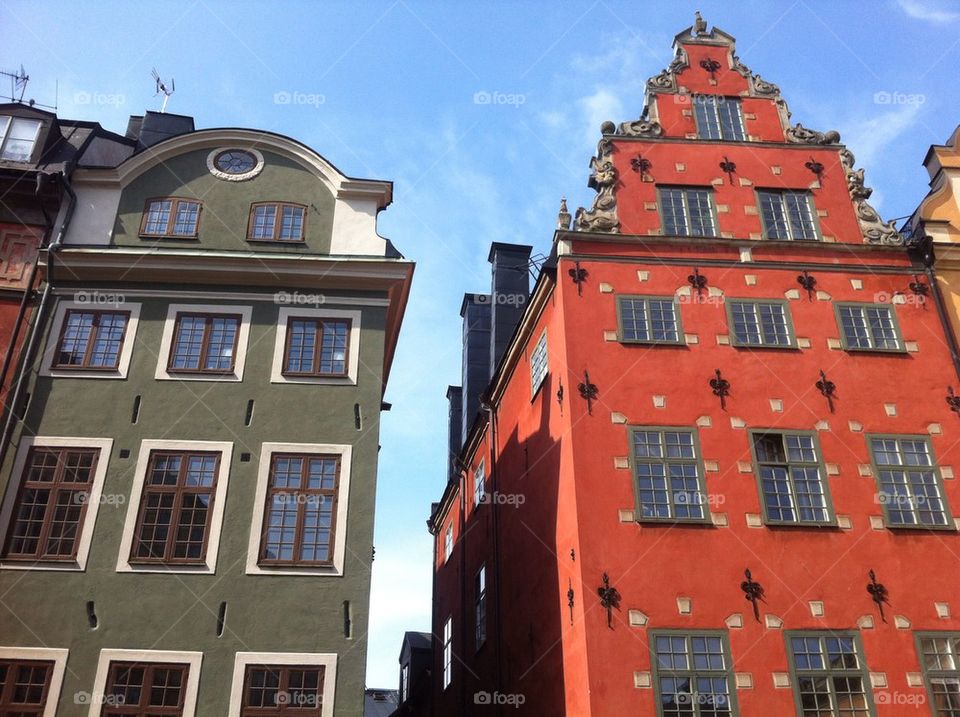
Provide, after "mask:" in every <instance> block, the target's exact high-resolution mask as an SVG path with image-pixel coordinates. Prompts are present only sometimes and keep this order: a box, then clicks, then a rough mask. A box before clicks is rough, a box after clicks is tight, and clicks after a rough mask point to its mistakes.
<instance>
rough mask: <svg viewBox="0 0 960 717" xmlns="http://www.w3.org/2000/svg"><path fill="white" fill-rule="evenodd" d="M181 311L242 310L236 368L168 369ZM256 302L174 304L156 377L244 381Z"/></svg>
mask: <svg viewBox="0 0 960 717" xmlns="http://www.w3.org/2000/svg"><path fill="white" fill-rule="evenodd" d="M177 314H239V315H240V326H239V327H238V328H237V355H236V356H234V358H233V372H232V373H225V374H216V373H202V374H201V373H196V374H192V373H181V372H179V371H174V372H173V373H170V372H168V371H167V365H168V364H169V362H170V350H171V349H172V348H173V339H174V336H173V331H174V329H175V328H176V324H177ZM252 314H253V307H252V306H240V305H237V306H234V305H233V304H170V305H169V306H168V307H167V318H166V320H165V321H164V323H163V335H162V336H161V338H160V353H159V355H158V356H157V370H156V373H155V374H154V378H156V379H159V380H161V381H228V382H230V381H233V382H236V381H242V380H243V368H244V365H245V364H246V359H247V343H248V341H249V339H250V317H251V315H252Z"/></svg>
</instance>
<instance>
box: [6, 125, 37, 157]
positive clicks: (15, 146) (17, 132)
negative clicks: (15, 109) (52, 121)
mask: <svg viewBox="0 0 960 717" xmlns="http://www.w3.org/2000/svg"><path fill="white" fill-rule="evenodd" d="M41 124H42V123H41V122H40V120H35V119H27V118H26V117H3V116H0V159H3V160H7V161H9V162H29V161H30V158H31V157H32V156H33V149H34V146H35V145H36V143H37V137H38V136H39V134H40V127H41Z"/></svg>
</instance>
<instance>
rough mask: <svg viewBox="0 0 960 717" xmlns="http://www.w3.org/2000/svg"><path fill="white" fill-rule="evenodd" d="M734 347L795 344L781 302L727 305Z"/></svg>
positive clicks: (730, 302) (738, 301)
mask: <svg viewBox="0 0 960 717" xmlns="http://www.w3.org/2000/svg"><path fill="white" fill-rule="evenodd" d="M727 306H728V307H729V309H728V310H729V320H730V330H731V332H732V333H733V337H732V338H733V344H734V345H735V346H758V347H789V346H793V345H794V340H793V331H791V326H790V314H789V310H788V309H787V305H786V304H785V303H784V302H782V301H745V300H741V299H734V300H730V301H728V302H727Z"/></svg>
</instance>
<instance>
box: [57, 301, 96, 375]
mask: <svg viewBox="0 0 960 717" xmlns="http://www.w3.org/2000/svg"><path fill="white" fill-rule="evenodd" d="M93 321H94V314H93V312H80V311H68V312H67V315H66V318H65V319H64V329H63V339H61V341H60V349H59V351H58V352H57V365H58V366H83V364H84V361H85V359H86V355H87V342H88V341H89V340H90V334H91V333H93Z"/></svg>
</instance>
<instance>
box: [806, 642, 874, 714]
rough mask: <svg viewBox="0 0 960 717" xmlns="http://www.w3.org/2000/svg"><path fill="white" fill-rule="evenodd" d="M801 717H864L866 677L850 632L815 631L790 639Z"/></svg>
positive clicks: (866, 709)
mask: <svg viewBox="0 0 960 717" xmlns="http://www.w3.org/2000/svg"><path fill="white" fill-rule="evenodd" d="M790 647H791V652H792V657H793V665H792V667H793V670H794V673H795V678H796V690H797V695H798V697H799V700H800V704H801V707H802V715H804V717H868V715H870V711H869V707H868V703H867V695H866V687H865V685H866V679H865V675H864V673H863V666H862V662H861V660H860V657H859V654H858V650H857V646H856V641H855V639H854V636H853V635H849V634H838V633H832V632H831V633H818V634H813V635H809V636H802V637H793V638H791V639H790Z"/></svg>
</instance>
